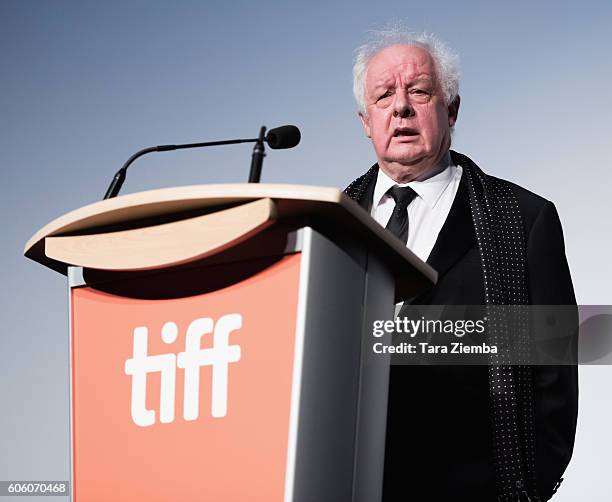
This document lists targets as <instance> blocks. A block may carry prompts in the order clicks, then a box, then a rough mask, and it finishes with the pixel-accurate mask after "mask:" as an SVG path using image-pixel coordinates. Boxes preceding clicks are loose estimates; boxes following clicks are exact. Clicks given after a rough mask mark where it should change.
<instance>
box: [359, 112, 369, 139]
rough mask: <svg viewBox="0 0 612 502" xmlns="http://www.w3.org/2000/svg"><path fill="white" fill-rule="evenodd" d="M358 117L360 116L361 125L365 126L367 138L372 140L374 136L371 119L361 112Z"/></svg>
mask: <svg viewBox="0 0 612 502" xmlns="http://www.w3.org/2000/svg"><path fill="white" fill-rule="evenodd" d="M358 115H359V119H360V120H361V125H362V126H363V130H364V131H365V133H366V136H367V137H368V138H371V137H372V134H371V129H370V119H369V117H368V116H367V115H365V114H364V113H363V112H359V113H358Z"/></svg>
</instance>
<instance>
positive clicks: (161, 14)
mask: <svg viewBox="0 0 612 502" xmlns="http://www.w3.org/2000/svg"><path fill="white" fill-rule="evenodd" d="M394 19H403V20H405V21H406V22H407V24H408V25H409V26H411V27H412V28H414V29H415V30H419V31H420V30H428V31H432V32H435V33H437V34H439V35H440V36H441V37H442V38H443V39H445V40H446V41H447V42H448V43H449V44H450V45H451V46H452V47H453V48H454V49H455V50H457V51H458V52H459V54H460V57H461V62H462V75H463V78H462V81H461V90H460V94H461V97H462V105H461V110H460V114H459V121H458V124H457V127H456V134H455V140H454V141H455V143H454V148H455V149H457V150H459V151H461V152H463V153H466V154H468V155H470V156H471V157H472V158H473V159H474V160H475V161H476V162H477V163H479V164H480V166H481V167H482V168H483V169H484V170H485V171H486V172H489V173H491V174H494V175H496V176H500V177H503V178H506V179H510V180H512V181H514V182H517V183H519V184H521V185H523V186H525V187H526V188H528V189H530V190H532V191H534V192H536V193H539V194H541V195H543V196H545V197H547V198H549V199H551V200H553V201H554V202H555V203H556V205H557V208H558V210H559V213H560V216H561V219H562V222H563V225H564V231H565V236H566V246H567V254H568V259H569V262H570V267H571V270H572V274H573V278H574V283H575V288H576V293H577V296H578V300H579V302H580V303H583V304H611V303H612V297H611V294H610V288H609V283H610V282H611V279H612V267H611V266H610V255H611V254H612V240H611V237H610V231H609V228H610V223H609V222H610V219H611V218H612V201H610V196H609V190H610V185H611V182H612V175H611V168H612V163H611V161H610V154H609V151H608V149H609V148H608V145H609V143H610V133H609V125H608V118H609V115H610V113H609V106H610V102H611V101H612V90H611V86H610V82H611V81H612V64H611V63H610V60H611V59H610V50H611V49H612V37H611V35H610V25H612V5H611V4H610V2H603V1H601V2H598V1H583V2H568V1H554V2H552V1H550V2H521V1H519V2H514V3H506V2H503V3H502V2H476V1H466V2H448V1H428V2H407V1H386V2H384V3H375V2H332V1H325V2H319V1H313V2H288V1H284V2H281V1H260V2H244V1H236V2H230V1H226V2H220V1H219V2H213V1H206V2H203V1H202V2H196V1H172V2H171V1H129V2H125V1H122V2H119V1H105V2H93V1H85V2H83V1H65V0H55V1H46V2H43V1H33V0H21V1H19V0H0V68H1V71H0V172H1V175H2V184H1V187H2V188H1V190H2V197H1V198H0V211H1V212H0V214H2V231H3V245H2V247H1V248H0V252H1V253H2V255H1V259H2V263H3V264H4V266H5V269H4V277H3V279H4V281H3V282H4V287H3V288H1V290H0V299H1V302H2V303H1V309H2V310H1V313H2V318H1V319H2V322H3V326H4V330H3V333H2V334H0V402H2V408H3V412H2V413H1V414H0V479H67V478H68V463H67V450H68V447H67V441H68V429H67V425H66V424H67V419H68V401H67V397H68V396H67V381H68V369H67V365H68V359H67V331H68V326H67V298H66V284H65V279H64V277H63V276H59V275H57V274H55V273H53V272H51V271H49V270H46V269H44V268H43V267H41V266H39V265H37V264H35V263H33V262H30V261H29V260H26V259H24V258H23V257H22V249H23V245H24V243H25V242H26V241H27V239H28V238H29V237H30V236H31V235H32V234H33V233H34V232H35V231H36V230H37V229H39V228H40V227H41V226H43V225H44V224H45V223H47V222H48V221H50V220H51V219H53V218H55V217H57V216H59V215H61V214H63V213H65V212H67V211H69V210H71V209H74V208H77V207H80V206H82V205H84V204H88V203H90V202H93V201H96V200H98V199H100V198H101V197H102V195H103V193H104V191H105V190H106V187H107V185H108V182H109V181H110V179H111V177H112V175H113V173H114V172H115V171H116V170H117V169H118V168H119V167H120V166H121V164H122V163H123V162H124V161H125V159H126V158H127V157H129V155H130V154H132V153H133V152H134V151H136V150H138V149H140V148H142V147H145V146H150V145H156V144H161V143H178V142H195V141H206V140H214V139H224V138H233V137H251V136H254V135H255V134H256V133H257V131H258V128H259V126H260V125H262V124H265V125H267V126H268V127H274V126H276V125H281V124H285V123H295V124H296V125H298V126H299V127H300V128H301V130H302V134H303V140H302V143H301V144H300V145H299V146H298V147H297V148H296V149H293V150H289V151H276V152H268V157H267V158H266V160H265V164H264V174H263V181H267V182H281V183H285V182H287V183H302V184H317V185H329V186H337V187H344V186H345V185H346V184H348V182H350V181H351V180H352V179H353V178H354V177H356V176H357V175H359V174H360V173H361V172H363V171H364V170H365V169H366V168H367V167H369V166H370V165H371V164H372V163H373V162H374V154H373V150H372V148H371V145H370V143H369V141H368V140H367V138H365V136H364V134H363V132H362V130H361V126H360V124H359V121H358V120H357V117H356V112H355V105H354V102H353V98H352V93H351V66H352V55H353V50H354V49H355V47H356V46H358V45H359V44H360V43H361V42H362V41H363V40H364V38H365V32H366V30H367V29H370V28H374V27H380V26H382V25H383V24H384V23H386V22H388V21H391V20H394ZM250 154H251V147H250V146H248V145H246V146H245V145H241V146H234V147H219V148H216V149H207V150H194V151H188V152H175V153H162V154H154V155H151V156H148V157H144V158H142V159H140V160H138V161H137V162H136V164H135V165H134V166H133V167H132V169H131V170H130V174H129V177H128V180H127V182H126V184H125V185H124V193H127V192H135V191H140V190H144V189H149V188H155V187H164V186H173V185H186V184H195V183H216V182H243V181H245V180H246V179H247V176H248V168H249V163H250ZM581 371H582V373H581V375H582V386H581V391H582V395H581V406H582V408H581V416H580V428H579V433H578V437H577V444H576V451H575V456H574V460H573V463H572V465H571V467H570V470H569V471H568V473H567V476H566V481H565V483H564V486H563V488H562V489H561V490H560V492H559V496H558V497H557V498H556V499H555V500H559V501H563V500H566V501H569V500H577V497H578V496H581V497H582V498H584V497H588V498H589V500H591V501H596V500H608V499H609V492H610V489H609V488H608V487H607V486H606V481H607V471H604V467H603V465H604V462H605V461H607V460H604V459H607V454H608V452H609V451H610V449H611V448H612V441H611V438H610V435H609V434H608V431H607V430H606V427H607V422H609V420H610V419H611V418H612V410H611V409H610V405H609V404H608V403H607V402H606V401H607V400H606V399H602V397H603V393H604V392H605V393H606V394H605V395H607V394H608V392H609V391H608V389H609V385H610V383H612V369H611V368H607V367H605V368H581ZM22 500H24V499H22Z"/></svg>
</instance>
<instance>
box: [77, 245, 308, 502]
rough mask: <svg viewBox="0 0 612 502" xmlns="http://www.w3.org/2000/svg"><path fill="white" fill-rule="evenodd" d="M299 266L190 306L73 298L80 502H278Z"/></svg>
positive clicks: (287, 261) (283, 263) (194, 299)
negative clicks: (217, 501) (143, 501)
mask: <svg viewBox="0 0 612 502" xmlns="http://www.w3.org/2000/svg"><path fill="white" fill-rule="evenodd" d="M299 265H300V254H299V253H296V254H292V255H288V256H286V257H284V258H282V259H280V260H279V261H277V262H276V263H274V264H273V265H271V266H269V267H267V268H266V269H264V270H263V271H262V272H260V273H258V274H256V275H253V276H251V277H249V278H247V279H246V280H244V281H242V282H239V283H237V284H234V285H232V286H230V287H227V288H224V289H220V290H217V291H213V292H210V293H205V294H200V295H195V296H189V297H185V298H172V299H144V300H143V299H134V298H126V297H121V296H116V295H111V294H107V293H105V292H100V291H97V290H96V289H93V288H90V287H83V288H73V289H72V293H71V295H72V298H71V300H72V305H71V307H72V344H73V353H72V364H73V374H72V380H73V395H72V398H73V399H72V412H73V424H74V426H73V471H74V472H73V493H74V498H75V500H77V501H88V502H94V501H100V502H103V501H104V502H106V501H109V500H113V501H135V500H146V501H148V502H162V501H170V500H180V501H183V502H189V501H196V500H203V498H202V497H203V495H204V494H205V496H206V497H205V499H206V500H227V501H233V500H235V501H242V500H253V501H256V500H261V501H268V502H272V501H282V500H283V493H284V481H285V468H286V461H287V440H288V433H289V412H290V404H291V382H292V371H293V360H294V353H293V352H294V336H293V335H294V333H295V325H296V314H297V291H298V278H299ZM215 273H217V274H220V273H223V270H216V271H215Z"/></svg>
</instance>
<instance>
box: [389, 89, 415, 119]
mask: <svg viewBox="0 0 612 502" xmlns="http://www.w3.org/2000/svg"><path fill="white" fill-rule="evenodd" d="M413 115H414V108H412V105H411V104H410V101H409V100H408V96H407V93H406V92H403V91H400V92H396V93H395V102H394V103H393V116H394V117H399V118H402V119H405V118H409V117H412V116H413Z"/></svg>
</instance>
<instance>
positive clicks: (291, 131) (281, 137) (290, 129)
mask: <svg viewBox="0 0 612 502" xmlns="http://www.w3.org/2000/svg"><path fill="white" fill-rule="evenodd" d="M300 139H302V135H301V134H300V130H299V129H298V128H297V127H295V126H294V125H284V126H280V127H276V128H274V129H270V130H269V131H268V134H266V141H267V142H268V146H269V147H270V148H273V149H274V150H278V149H282V148H293V147H294V146H296V145H297V144H298V143H299V142H300Z"/></svg>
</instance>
